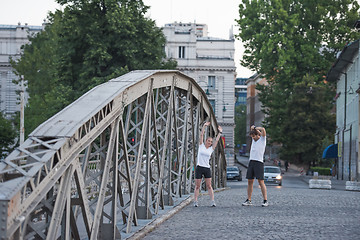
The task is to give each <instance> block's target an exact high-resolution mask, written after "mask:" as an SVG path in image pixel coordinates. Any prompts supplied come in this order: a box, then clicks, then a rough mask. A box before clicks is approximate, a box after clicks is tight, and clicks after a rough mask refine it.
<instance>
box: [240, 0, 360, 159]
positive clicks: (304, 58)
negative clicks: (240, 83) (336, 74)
mask: <svg viewBox="0 0 360 240" xmlns="http://www.w3.org/2000/svg"><path fill="white" fill-rule="evenodd" d="M358 10H359V5H358V3H357V1H356V0H328V1H312V0H301V1H300V0H296V1H290V0H267V1H263V0H259V1H257V0H254V1H251V0H243V1H242V3H241V4H240V5H239V19H238V20H237V22H238V24H239V30H240V33H239V35H238V36H237V37H238V38H240V39H241V40H242V42H243V43H244V46H245V53H244V56H243V59H242V61H241V64H242V65H243V66H246V67H248V68H250V69H251V70H254V71H258V72H259V74H262V75H263V76H264V77H265V78H266V79H267V81H268V84H267V85H261V86H260V85H258V86H257V89H258V90H259V91H260V93H259V98H260V101H261V102H262V105H263V111H264V113H265V115H266V117H265V122H264V125H265V127H266V129H267V133H268V134H269V136H270V139H271V142H277V143H281V144H282V145H283V147H282V151H283V153H284V155H285V156H286V157H288V158H289V159H292V160H299V161H304V158H299V153H300V152H301V151H302V152H301V153H302V155H311V153H312V152H311V151H312V150H311V149H309V148H307V147H305V146H304V145H303V143H304V142H307V141H309V139H310V138H309V137H310V136H311V135H307V134H308V133H309V132H308V131H307V132H306V133H307V134H304V129H311V128H312V127H311V126H310V124H311V121H304V122H301V126H302V127H296V125H295V124H293V126H295V127H294V128H293V129H292V130H291V135H294V136H297V137H296V138H295V139H294V136H290V135H289V134H288V133H289V130H287V129H286V126H291V125H292V123H293V122H297V120H298V119H296V117H299V116H300V115H301V113H304V112H305V109H301V108H300V109H299V108H296V109H297V110H296V114H298V115H289V114H294V112H292V111H294V109H292V108H294V107H296V106H297V105H296V104H294V103H296V99H295V98H294V96H295V95H296V94H295V93H296V92H297V91H298V90H296V89H298V88H299V86H298V85H297V84H305V85H306V84H307V85H306V86H308V87H310V85H309V84H310V83H309V82H308V81H307V80H306V81H305V79H311V80H312V81H313V84H314V86H312V87H315V86H316V87H317V86H321V89H322V90H321V91H320V90H318V91H314V94H313V95H316V94H317V93H319V92H321V93H324V95H322V96H321V97H319V98H316V101H321V102H317V103H316V104H317V108H319V109H326V110H329V108H330V107H331V106H332V105H331V104H332V103H331V101H332V100H331V95H332V94H333V92H332V91H331V90H334V86H333V84H332V83H327V84H323V82H324V76H325V75H326V73H327V72H328V70H329V69H330V67H331V64H332V63H333V62H334V61H335V56H336V53H337V52H339V51H340V50H341V49H342V48H343V46H344V45H345V44H346V43H348V42H349V41H353V40H355V39H357V38H359V37H360V35H359V33H358V32H357V31H356V30H355V29H353V24H354V23H355V21H356V20H357V19H358V16H359V14H358ZM304 81H305V82H304ZM321 84H322V85H321ZM305 85H303V86H302V87H304V86H305ZM313 95H307V94H303V95H301V99H303V101H305V102H308V103H310V100H311V99H312V98H313ZM298 97H300V96H298ZM311 103H312V102H311ZM312 104H314V103H312ZM311 109H312V110H314V108H311ZM326 117H329V118H328V119H324V121H323V122H321V123H319V124H320V125H317V128H318V129H319V128H322V129H324V132H322V134H323V135H321V136H322V137H323V138H324V137H325V136H329V134H332V133H333V132H331V131H333V129H334V121H333V120H332V119H333V117H332V116H329V115H325V116H324V118H326ZM329 123H331V124H333V126H331V127H330V128H328V126H327V125H328V124H329ZM311 141H313V140H311ZM314 141H322V140H321V139H320V140H319V139H318V138H315V139H314ZM290 142H292V144H294V145H296V146H299V147H298V148H294V147H293V146H290V145H289V144H290ZM300 146H302V147H300ZM313 155H314V154H313Z"/></svg>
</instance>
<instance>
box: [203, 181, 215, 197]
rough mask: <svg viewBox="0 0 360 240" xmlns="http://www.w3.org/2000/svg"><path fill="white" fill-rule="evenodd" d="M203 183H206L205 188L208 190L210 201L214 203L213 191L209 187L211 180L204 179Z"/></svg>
mask: <svg viewBox="0 0 360 240" xmlns="http://www.w3.org/2000/svg"><path fill="white" fill-rule="evenodd" d="M205 183H206V187H207V189H208V193H209V196H210V200H211V201H214V190H213V189H212V186H211V178H205Z"/></svg>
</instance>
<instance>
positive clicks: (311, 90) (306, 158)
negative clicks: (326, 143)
mask: <svg viewBox="0 0 360 240" xmlns="http://www.w3.org/2000/svg"><path fill="white" fill-rule="evenodd" d="M293 89H294V90H293V92H292V93H291V94H290V98H289V100H288V106H287V109H286V113H285V118H286V119H285V121H284V125H283V126H282V128H281V132H282V136H284V137H283V138H284V140H285V141H284V142H283V148H282V149H281V155H282V156H283V157H285V159H289V158H290V159H293V161H294V162H297V163H305V164H308V165H309V166H310V165H315V164H316V162H317V160H319V158H318V156H317V155H316V154H315V153H320V154H321V152H322V151H321V150H323V149H321V148H322V147H323V146H322V143H323V140H324V139H331V138H332V136H333V133H334V132H335V122H336V119H335V115H334V114H332V113H331V111H330V110H331V108H332V107H333V105H331V104H324V103H327V102H329V100H328V99H327V98H328V95H329V94H328V91H329V89H328V88H327V86H326V84H324V83H320V84H316V82H314V79H313V78H312V77H310V76H308V75H306V76H305V77H304V78H303V79H302V81H301V82H299V83H295V85H294V88H293ZM286 140H288V141H286Z"/></svg>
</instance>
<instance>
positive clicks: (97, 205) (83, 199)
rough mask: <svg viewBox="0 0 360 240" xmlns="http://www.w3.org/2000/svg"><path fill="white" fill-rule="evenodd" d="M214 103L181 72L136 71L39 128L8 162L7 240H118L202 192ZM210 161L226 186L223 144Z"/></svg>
mask: <svg viewBox="0 0 360 240" xmlns="http://www.w3.org/2000/svg"><path fill="white" fill-rule="evenodd" d="M205 121H210V122H211V126H210V128H208V131H207V133H206V135H208V136H215V134H216V133H217V122H216V119H215V117H214V113H213V111H212V107H211V105H210V103H209V101H208V100H207V98H206V94H205V93H204V91H203V90H202V89H201V88H200V87H199V85H198V84H197V83H196V82H195V81H194V80H193V79H192V78H190V77H188V76H186V75H184V74H183V73H181V72H179V71H172V70H151V71H133V72H130V73H128V74H126V75H123V76H121V77H119V78H116V79H112V80H110V81H109V82H107V83H104V84H101V85H99V86H97V87H95V88H93V89H92V90H90V91H89V92H87V93H86V94H84V95H83V96H82V97H80V98H79V99H78V100H76V101H75V102H73V103H72V104H70V105H69V106H68V107H66V108H65V109H63V110H62V111H60V112H59V113H58V114H56V115H54V116H53V117H52V118H50V119H49V120H47V121H46V122H44V123H43V124H41V125H40V126H39V127H38V128H37V129H35V130H34V131H33V132H32V133H31V134H30V136H29V138H28V139H27V140H26V141H25V142H24V144H22V145H21V146H19V147H18V148H17V149H16V150H15V151H13V152H12V153H11V154H10V155H9V156H8V157H7V158H6V159H5V160H1V161H0V207H1V211H0V238H1V239H56V238H59V237H60V236H61V237H62V238H64V239H84V238H88V239H119V238H120V232H121V231H126V232H127V233H129V232H130V231H131V227H132V226H133V225H135V226H136V225H138V219H140V218H147V219H149V218H152V217H153V216H154V215H156V214H157V213H158V211H159V209H164V207H165V205H171V204H172V203H173V200H174V198H178V197H181V196H182V195H184V194H190V193H191V192H193V189H194V181H193V174H194V173H193V171H194V166H195V163H196V155H197V148H198V138H199V131H200V127H201V125H202V124H203V123H204V122H205ZM218 146H219V147H218V148H217V149H216V151H215V154H213V156H212V159H211V164H212V179H213V184H214V185H213V186H214V188H217V187H223V186H224V185H225V184H226V182H225V181H226V177H225V173H226V172H225V168H226V161H225V155H224V149H223V146H222V143H220V144H219V145H218Z"/></svg>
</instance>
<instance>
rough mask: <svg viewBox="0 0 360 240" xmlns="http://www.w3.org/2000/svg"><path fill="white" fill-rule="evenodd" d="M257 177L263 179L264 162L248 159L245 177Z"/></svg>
mask: <svg viewBox="0 0 360 240" xmlns="http://www.w3.org/2000/svg"><path fill="white" fill-rule="evenodd" d="M254 178H256V179H258V180H264V163H262V162H259V161H255V160H250V162H249V166H248V169H247V172H246V179H254Z"/></svg>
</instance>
